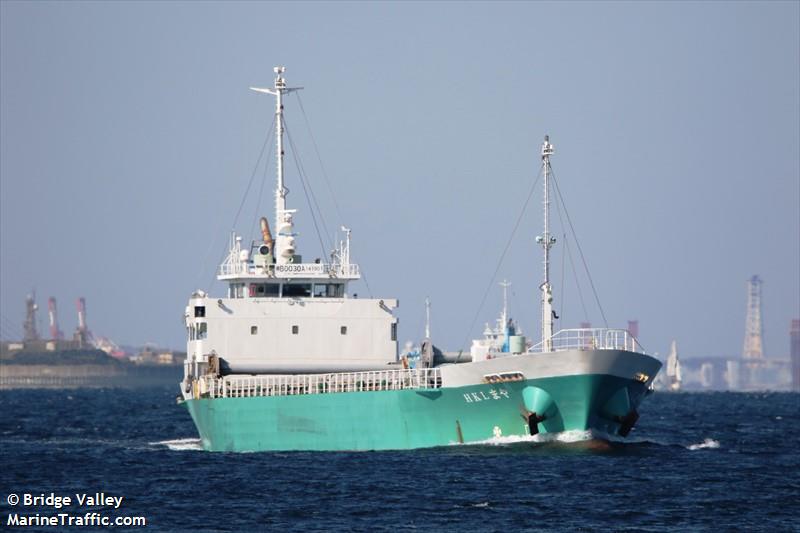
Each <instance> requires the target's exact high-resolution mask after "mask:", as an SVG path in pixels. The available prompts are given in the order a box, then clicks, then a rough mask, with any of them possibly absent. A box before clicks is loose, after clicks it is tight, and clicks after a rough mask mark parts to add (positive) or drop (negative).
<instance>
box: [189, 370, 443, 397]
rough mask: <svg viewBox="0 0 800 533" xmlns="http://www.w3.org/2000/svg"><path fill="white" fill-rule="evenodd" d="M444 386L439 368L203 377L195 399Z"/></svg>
mask: <svg viewBox="0 0 800 533" xmlns="http://www.w3.org/2000/svg"><path fill="white" fill-rule="evenodd" d="M441 386H442V376H441V371H440V370H439V369H438V368H417V369H407V370H375V371H368V372H344V373H336V374H298V375H274V376H273V375H263V376H236V375H234V376H223V377H213V376H203V377H201V378H200V379H199V380H198V381H197V385H196V389H195V396H196V397H197V396H200V397H209V398H249V397H256V396H294V395H305V394H332V393H341V392H373V391H388V390H405V389H422V390H426V389H438V388H441Z"/></svg>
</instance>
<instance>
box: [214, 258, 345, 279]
mask: <svg viewBox="0 0 800 533" xmlns="http://www.w3.org/2000/svg"><path fill="white" fill-rule="evenodd" d="M218 275H219V276H224V277H229V276H241V277H251V276H252V277H262V276H271V277H276V278H330V277H334V278H346V279H357V278H360V277H361V271H360V269H359V268H358V265H356V264H354V263H350V264H348V265H341V264H337V263H288V264H280V265H268V266H266V267H263V266H256V265H253V264H252V263H248V262H245V261H229V260H226V261H225V262H224V263H222V264H221V265H220V266H219V271H218Z"/></svg>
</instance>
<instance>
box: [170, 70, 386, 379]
mask: <svg viewBox="0 0 800 533" xmlns="http://www.w3.org/2000/svg"><path fill="white" fill-rule="evenodd" d="M284 71H285V69H284V68H283V67H276V68H275V73H276V78H275V84H274V87H272V88H268V89H261V88H256V87H253V88H252V89H253V90H255V91H258V92H262V93H268V94H271V95H274V96H275V98H276V110H275V115H276V120H275V122H276V139H277V143H276V144H277V185H276V188H275V226H274V228H275V230H276V236H275V238H274V239H273V237H272V233H271V232H270V228H269V224H268V222H267V220H266V218H262V219H261V234H262V238H261V240H258V241H254V242H252V243H250V244H245V243H243V239H242V237H241V236H238V235H235V234H233V235H231V240H230V243H229V250H228V255H227V257H226V258H225V260H224V261H223V262H222V264H221V265H220V267H219V271H218V275H217V279H218V280H220V281H222V282H225V283H226V284H227V295H226V296H225V297H224V298H213V297H211V296H209V295H208V294H206V293H205V292H204V291H200V290H199V291H196V292H195V293H194V294H193V295H192V297H191V298H190V300H189V304H188V305H187V307H186V311H185V315H184V319H185V324H186V328H187V332H188V337H189V339H188V343H187V375H193V376H197V375H201V374H202V373H203V371H204V370H205V369H206V368H208V367H209V366H212V367H214V366H218V370H219V371H220V372H221V373H223V374H227V373H235V374H294V373H322V372H354V371H371V370H387V369H391V368H397V367H396V366H395V365H397V364H398V351H397V318H396V317H395V316H394V315H393V310H394V309H395V308H396V307H397V305H398V302H397V300H394V299H382V300H381V299H363V298H356V297H353V296H351V295H350V294H349V292H348V284H349V283H350V282H351V281H355V280H358V279H360V277H361V273H360V270H359V267H358V265H357V264H355V263H351V262H350V234H351V231H350V229H348V228H345V227H342V231H343V233H344V239H343V240H342V241H341V242H340V243H339V245H338V248H337V249H336V250H334V251H333V252H332V253H331V255H330V257H329V258H327V260H323V259H316V260H315V261H313V262H310V263H304V262H303V260H302V257H301V256H300V255H299V254H297V251H296V236H297V235H296V233H295V232H294V216H295V213H296V212H297V210H296V209H289V208H287V204H286V196H287V192H288V190H287V188H286V186H285V184H284V166H283V157H284V149H283V134H284V122H283V120H284V119H283V112H284V109H283V96H284V95H285V94H287V93H289V92H291V91H295V90H298V89H299V88H289V87H287V86H286V80H285V79H284V78H283V73H284Z"/></svg>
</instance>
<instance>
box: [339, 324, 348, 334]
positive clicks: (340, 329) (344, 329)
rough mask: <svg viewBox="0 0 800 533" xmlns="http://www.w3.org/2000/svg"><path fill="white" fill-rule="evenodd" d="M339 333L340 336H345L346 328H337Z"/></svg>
mask: <svg viewBox="0 0 800 533" xmlns="http://www.w3.org/2000/svg"><path fill="white" fill-rule="evenodd" d="M339 333H341V334H342V335H347V326H342V327H341V328H339Z"/></svg>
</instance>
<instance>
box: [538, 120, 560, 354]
mask: <svg viewBox="0 0 800 533" xmlns="http://www.w3.org/2000/svg"><path fill="white" fill-rule="evenodd" d="M553 152H554V149H553V145H552V144H550V137H549V136H548V135H545V136H544V143H543V144H542V166H543V167H544V202H543V203H544V235H542V236H541V237H537V239H536V241H537V242H538V243H539V244H541V245H542V248H543V249H544V282H543V283H542V284H541V285H540V286H539V288H540V289H541V291H542V351H543V352H551V351H553V290H552V287H551V285H550V248H551V247H552V246H553V245H554V244H555V243H556V239H555V237H552V236H551V235H550V155H552V153H553Z"/></svg>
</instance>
